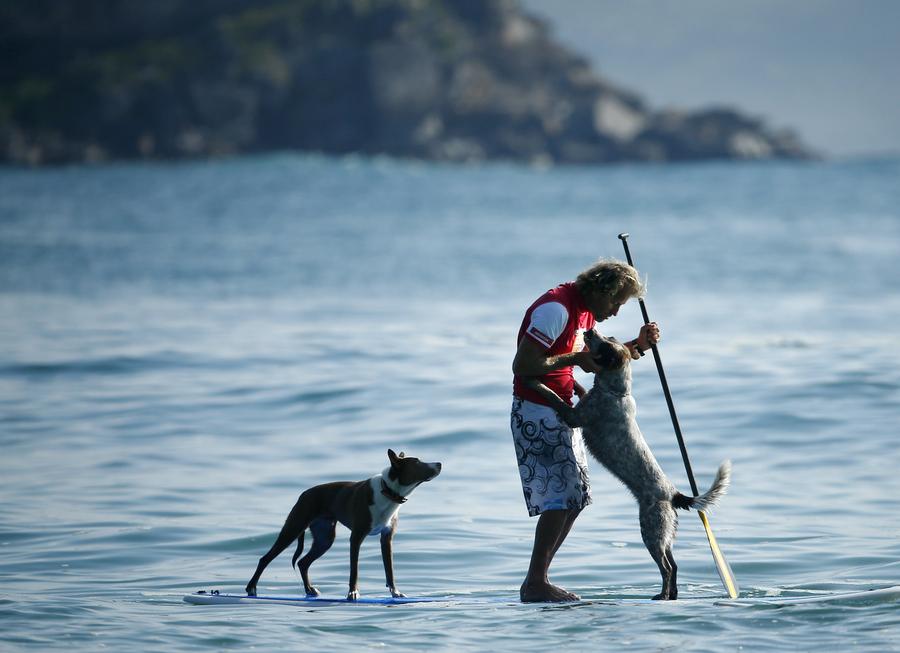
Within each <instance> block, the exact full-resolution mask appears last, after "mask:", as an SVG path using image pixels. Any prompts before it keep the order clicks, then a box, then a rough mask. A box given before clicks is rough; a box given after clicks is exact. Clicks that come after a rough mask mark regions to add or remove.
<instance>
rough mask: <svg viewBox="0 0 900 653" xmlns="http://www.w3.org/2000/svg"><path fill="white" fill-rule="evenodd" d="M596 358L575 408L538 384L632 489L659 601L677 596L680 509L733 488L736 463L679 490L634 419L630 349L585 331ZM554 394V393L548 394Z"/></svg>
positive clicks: (705, 504)
mask: <svg viewBox="0 0 900 653" xmlns="http://www.w3.org/2000/svg"><path fill="white" fill-rule="evenodd" d="M585 343H586V344H587V346H588V348H589V349H590V351H591V356H592V358H593V359H594V362H595V363H597V365H598V366H599V367H601V368H602V371H601V372H598V373H597V374H595V375H594V385H593V387H592V388H591V389H590V390H589V391H588V392H587V393H586V394H585V395H584V397H582V398H581V400H580V401H579V402H578V404H577V405H576V406H575V407H574V408H573V407H572V406H569V405H568V404H566V403H565V402H563V401H562V399H560V398H559V397H558V396H557V395H556V393H554V392H553V391H552V390H550V389H549V388H547V387H546V386H545V385H543V384H541V383H539V382H535V383H534V384H533V387H534V388H535V389H536V390H538V391H539V392H541V394H542V395H543V396H544V397H545V398H547V399H548V400H550V401H551V403H552V404H553V408H555V409H556V410H557V412H559V413H560V415H561V416H562V418H563V419H564V421H566V422H567V423H568V424H569V425H570V426H573V427H575V426H580V427H581V429H582V437H583V439H584V443H585V446H586V447H587V449H588V451H590V452H591V455H593V456H594V458H596V459H597V460H598V461H599V462H600V463H601V464H602V465H603V466H604V467H606V469H608V470H609V471H610V472H611V473H612V474H613V476H615V477H616V478H618V479H619V480H620V481H622V483H623V484H624V485H625V486H626V487H627V488H628V489H629V490H630V491H631V494H632V495H634V498H635V500H636V501H637V504H638V509H639V521H640V526H641V537H642V539H643V541H644V545H645V546H646V547H647V550H648V551H649V552H650V555H651V556H652V557H653V560H654V561H655V562H656V564H657V566H658V567H659V572H660V574H661V575H662V591H661V592H660V593H659V594H657V595H656V596H654V597H653V598H654V599H675V598H677V597H678V588H677V585H676V577H677V572H678V567H677V565H676V564H675V559H674V558H673V557H672V543H673V541H674V540H675V532H676V530H677V528H678V516H677V514H676V513H675V508H680V509H682V510H687V509H688V508H694V509H695V510H706V509H707V508H709V507H710V506H712V505H714V504H715V503H716V502H717V501H718V500H719V499H720V498H721V497H722V496H723V495H724V494H725V491H726V490H727V489H728V484H729V481H730V478H731V463H730V462H729V461H727V460H726V461H725V462H723V463H722V464H721V465H720V466H719V470H718V472H717V474H716V478H715V480H714V481H713V484H712V487H710V489H709V490H708V491H707V492H705V493H704V494H701V495H700V496H697V497H689V496H685V495H684V494H682V493H681V492H679V491H678V490H677V489H676V488H675V486H674V485H673V484H672V482H671V481H670V480H669V479H668V477H667V476H666V475H665V473H664V472H663V470H662V468H661V467H660V466H659V463H657V462H656V458H655V457H654V456H653V452H652V451H651V450H650V447H649V446H648V445H647V442H646V441H645V440H644V436H643V434H642V433H641V430H640V429H639V428H638V425H637V421H636V420H635V403H634V398H633V397H632V396H631V352H630V351H629V350H628V348H627V347H625V346H624V345H622V344H620V343H619V342H617V341H616V340H615V339H613V338H604V337H603V336H601V335H600V334H598V333H596V332H595V331H587V332H586V333H585ZM548 393H549V394H548Z"/></svg>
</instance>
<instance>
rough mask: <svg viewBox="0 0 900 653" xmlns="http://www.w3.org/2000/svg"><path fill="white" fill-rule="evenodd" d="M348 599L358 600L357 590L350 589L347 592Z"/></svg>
mask: <svg viewBox="0 0 900 653" xmlns="http://www.w3.org/2000/svg"><path fill="white" fill-rule="evenodd" d="M347 600H348V601H358V600H359V590H350V592H349V593H348V594H347Z"/></svg>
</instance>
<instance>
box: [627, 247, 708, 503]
mask: <svg viewBox="0 0 900 653" xmlns="http://www.w3.org/2000/svg"><path fill="white" fill-rule="evenodd" d="M619 239H620V240H621V241H622V245H623V246H624V247H625V258H627V259H628V265H630V266H631V267H634V262H633V261H632V260H631V251H630V250H629V249H628V234H619ZM638 304H640V306H641V315H643V316H644V324H650V316H649V315H648V314H647V305H646V304H645V303H644V300H643V299H642V298H640V297H639V298H638ZM650 349H652V350H653V360H654V361H655V362H656V371H657V372H658V373H659V380H660V382H661V383H662V389H663V394H664V395H665V396H666V405H668V407H669V417H671V418H672V426H673V427H675V437H676V438H678V448H679V449H681V459H682V460H683V461H684V469H685V471H686V472H687V477H688V481H689V482H690V484H691V491H692V492H693V493H694V496H697V495H699V494H700V492H699V490H697V482H696V481H695V480H694V471H693V470H692V469H691V461H690V459H689V458H688V452H687V447H686V446H685V444H684V436H683V435H682V434H681V426H679V424H678V415H676V414H675V404H674V402H673V401H672V393H671V392H669V383H668V381H666V372H665V370H664V369H663V364H662V358H661V357H660V355H659V348H658V347H657V346H656V345H655V344H651V345H650Z"/></svg>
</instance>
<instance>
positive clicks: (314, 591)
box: [306, 585, 321, 596]
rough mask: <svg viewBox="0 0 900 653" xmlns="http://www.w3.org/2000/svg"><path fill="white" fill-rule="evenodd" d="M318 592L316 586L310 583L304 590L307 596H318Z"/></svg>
mask: <svg viewBox="0 0 900 653" xmlns="http://www.w3.org/2000/svg"><path fill="white" fill-rule="evenodd" d="M320 594H321V592H320V591H319V589H318V588H317V587H313V586H312V585H310V586H309V589H307V590H306V595H307V596H319V595H320Z"/></svg>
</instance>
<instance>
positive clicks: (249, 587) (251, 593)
mask: <svg viewBox="0 0 900 653" xmlns="http://www.w3.org/2000/svg"><path fill="white" fill-rule="evenodd" d="M244 589H245V591H246V592H247V596H256V585H247V587H245V588H244Z"/></svg>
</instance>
